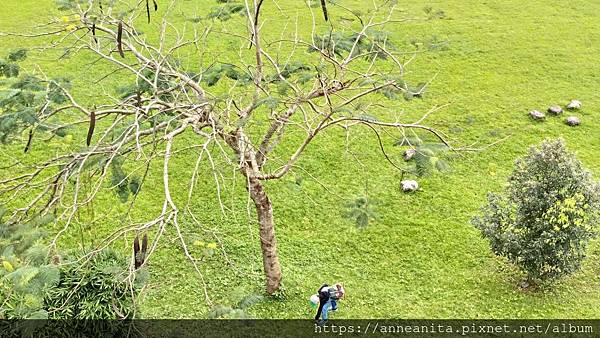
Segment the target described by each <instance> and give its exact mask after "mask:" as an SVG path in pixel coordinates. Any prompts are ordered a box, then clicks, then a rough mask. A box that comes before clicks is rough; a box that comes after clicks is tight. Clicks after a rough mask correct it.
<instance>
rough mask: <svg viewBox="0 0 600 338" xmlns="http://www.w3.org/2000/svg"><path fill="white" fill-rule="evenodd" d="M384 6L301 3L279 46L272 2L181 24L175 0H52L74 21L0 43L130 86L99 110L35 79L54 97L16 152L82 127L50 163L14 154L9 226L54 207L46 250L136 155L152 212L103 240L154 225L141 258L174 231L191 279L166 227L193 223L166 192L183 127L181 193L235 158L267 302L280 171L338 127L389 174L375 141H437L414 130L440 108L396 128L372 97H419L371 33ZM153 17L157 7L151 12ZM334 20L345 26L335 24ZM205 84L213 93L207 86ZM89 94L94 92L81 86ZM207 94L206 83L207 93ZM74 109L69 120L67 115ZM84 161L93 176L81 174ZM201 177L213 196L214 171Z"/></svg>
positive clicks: (277, 277) (390, 4) (389, 7)
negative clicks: (225, 51)
mask: <svg viewBox="0 0 600 338" xmlns="http://www.w3.org/2000/svg"><path fill="white" fill-rule="evenodd" d="M313 2H314V1H313ZM394 3H395V2H394V1H383V0H382V1H379V2H376V1H374V3H373V4H372V8H371V10H370V11H369V12H367V13H364V14H363V15H361V16H358V15H357V13H356V12H355V11H352V10H350V9H348V8H345V7H344V6H342V5H340V4H335V5H334V6H335V7H332V8H329V11H327V4H326V2H325V1H321V3H320V4H317V7H311V9H307V8H305V9H304V12H303V13H304V14H310V15H303V16H297V17H296V18H295V20H292V18H291V17H288V18H289V19H290V20H289V22H288V23H287V24H286V25H289V26H290V27H292V26H293V25H295V28H291V29H289V28H286V29H283V30H282V32H281V36H280V37H278V38H274V37H270V38H266V37H264V34H263V29H264V28H263V24H264V25H268V24H269V18H268V17H265V14H263V15H261V12H262V11H264V8H265V7H267V6H271V9H272V10H273V11H275V12H278V13H279V15H286V14H285V13H284V10H283V8H285V6H287V5H290V4H289V3H287V4H286V3H285V2H283V1H282V2H281V3H278V2H275V1H266V2H265V1H264V0H244V1H241V2H239V3H237V2H225V3H224V4H222V5H220V7H215V8H214V9H213V11H212V12H211V13H210V14H209V15H208V17H209V18H208V19H206V20H201V21H200V22H195V23H186V24H185V25H183V27H182V25H179V26H177V25H174V24H172V23H171V22H169V21H168V20H167V17H168V16H169V15H170V14H174V11H175V9H176V8H177V6H176V1H175V0H171V1H158V3H157V2H155V1H153V2H150V3H149V2H148V1H137V2H136V4H134V5H131V6H130V3H129V2H121V1H116V2H115V1H113V2H108V1H104V2H102V1H98V0H63V1H61V4H62V6H63V9H64V10H66V11H70V14H69V15H71V16H72V15H75V16H76V17H77V20H76V21H75V22H72V23H70V24H65V23H64V22H61V21H60V20H55V21H53V22H51V23H49V24H48V25H44V26H42V27H39V28H38V29H39V31H34V32H31V33H27V34H24V33H2V35H3V36H19V37H23V38H24V37H45V38H47V39H46V40H47V41H50V42H49V43H48V45H46V46H44V48H50V49H57V48H64V47H66V48H67V49H68V51H69V52H70V53H71V54H72V55H73V54H76V53H89V54H90V55H94V57H95V61H94V63H98V64H100V63H103V64H105V65H107V66H108V65H110V67H111V71H110V72H109V73H107V74H106V76H107V77H108V76H112V75H113V74H119V75H118V76H121V77H123V78H125V77H127V76H128V77H129V78H131V79H134V80H135V84H134V85H132V86H131V87H130V91H129V92H126V93H121V94H122V95H121V96H120V97H113V96H112V95H110V93H107V94H105V97H104V103H103V104H101V105H97V106H86V105H85V104H83V103H81V102H80V101H78V99H77V98H76V97H75V96H74V95H72V94H71V93H70V91H69V89H68V88H67V86H65V85H63V84H62V83H60V82H59V81H52V80H50V79H42V81H41V82H43V83H44V84H45V85H46V86H47V88H48V92H49V93H50V92H51V93H53V94H54V97H53V96H52V95H47V96H46V97H45V98H44V100H42V101H43V102H41V103H40V104H39V105H38V106H36V111H35V117H34V118H33V119H32V120H31V122H24V121H21V122H19V123H17V126H20V128H21V129H29V131H30V132H29V139H28V142H27V147H26V149H28V148H29V145H30V144H31V140H32V138H37V137H38V135H43V133H42V131H44V130H45V131H46V133H47V132H57V131H60V130H62V128H64V127H65V126H77V125H81V124H84V125H85V124H87V125H88V137H87V146H85V147H82V149H80V150H78V151H75V152H67V153H64V154H60V155H58V156H49V158H48V159H47V160H45V161H43V162H40V163H37V164H36V165H35V166H28V165H25V164H23V163H21V162H20V161H19V160H15V163H14V166H13V167H12V169H11V170H14V173H15V175H14V177H11V178H9V179H3V180H1V181H0V194H1V196H2V197H3V198H6V199H15V198H25V199H26V200H27V203H26V205H24V206H22V207H20V208H16V209H15V210H14V212H13V213H12V219H19V218H23V217H27V215H31V214H39V213H42V214H44V213H50V212H53V213H55V214H56V215H57V218H58V219H59V220H60V221H61V222H62V223H61V224H64V227H63V228H62V230H61V231H60V232H59V233H58V234H57V235H56V237H55V239H54V241H53V242H52V244H53V245H56V240H57V239H58V238H59V236H60V235H61V234H62V233H64V231H66V230H67V229H68V227H69V225H70V224H71V223H72V221H73V217H74V215H76V213H77V211H78V210H79V209H80V208H82V207H83V206H86V205H88V204H89V203H91V201H93V200H94V199H95V197H96V196H97V194H98V192H99V191H100V190H102V189H106V184H105V182H106V181H107V180H108V177H109V176H110V171H111V170H112V169H111V168H115V166H116V167H117V168H118V167H119V165H120V163H121V162H123V161H130V162H131V161H140V163H143V166H145V167H146V168H147V167H149V166H150V164H151V163H153V162H155V161H162V167H163V173H162V175H163V177H162V180H163V185H164V198H163V207H162V212H161V213H160V214H159V215H156V216H153V217H151V219H149V220H148V221H146V222H144V223H141V224H132V225H130V226H127V227H124V228H122V229H118V230H117V231H115V233H114V234H113V235H112V236H110V238H108V239H106V241H104V242H103V244H102V245H103V246H106V245H108V243H110V241H112V240H115V239H116V238H118V236H121V235H123V234H124V233H127V232H130V231H136V232H139V231H144V230H146V229H151V228H152V229H155V230H156V231H157V236H155V238H154V239H153V241H152V243H151V245H150V249H149V253H148V255H150V254H151V253H152V252H153V250H154V249H155V248H156V246H157V243H158V241H159V239H160V236H161V235H162V233H163V231H164V229H165V227H167V226H173V227H175V229H176V230H177V233H178V234H179V237H180V239H181V242H182V245H183V247H184V251H185V253H186V255H187V257H188V258H190V260H191V261H192V263H193V264H194V266H195V269H196V270H197V271H198V272H199V273H200V270H199V267H198V266H197V262H196V261H195V260H194V259H193V258H192V257H191V256H190V254H189V252H188V250H187V247H186V243H185V242H184V240H183V237H182V235H181V231H180V228H179V220H180V217H181V215H182V214H190V215H192V216H193V210H191V209H190V208H189V207H188V206H181V205H177V203H175V201H174V199H173V198H172V193H171V188H170V184H169V179H170V175H169V173H170V170H171V169H170V165H169V164H170V160H171V159H172V157H173V156H175V155H176V152H174V150H173V149H174V148H173V142H174V139H176V138H178V137H180V136H182V135H184V134H185V135H190V133H193V134H194V135H196V138H197V141H195V142H193V144H190V145H189V147H190V148H195V149H199V156H198V161H197V163H196V165H195V167H194V168H193V170H194V172H193V177H192V180H191V182H190V185H189V188H190V192H189V194H188V196H190V197H191V196H192V191H193V189H194V181H195V180H196V179H197V177H198V175H200V173H199V171H198V164H199V163H200V162H201V161H208V162H209V163H210V166H211V167H212V168H213V170H215V169H214V168H215V164H214V161H213V158H214V157H215V156H218V155H223V156H224V158H232V157H231V156H230V154H231V153H233V154H234V155H235V157H234V158H235V159H234V160H231V161H230V162H229V163H228V165H229V166H230V167H232V168H236V170H238V171H239V172H240V173H241V174H242V175H243V177H244V179H245V181H246V187H247V191H248V194H249V197H250V198H251V200H252V201H253V202H254V206H255V209H256V217H257V219H258V224H259V234H260V246H261V249H262V256H263V268H264V273H265V276H266V291H267V293H268V294H273V293H274V292H276V291H277V290H278V289H279V288H280V283H281V278H282V276H281V267H280V263H279V259H278V255H277V241H276V235H275V220H274V218H273V202H272V201H271V199H270V198H269V195H268V191H267V190H266V189H265V186H264V182H265V181H268V180H277V179H280V178H282V177H284V176H285V175H286V174H288V173H289V172H290V171H291V170H292V169H293V168H294V167H295V166H296V165H297V162H298V161H299V159H300V158H301V157H302V155H303V154H304V152H305V150H306V149H307V147H308V146H309V145H310V144H311V143H312V142H313V141H314V140H315V138H316V137H317V136H318V135H319V134H321V133H323V132H325V131H327V130H329V129H332V128H334V127H337V128H342V129H343V130H344V131H345V132H346V133H348V132H349V131H350V130H351V129H353V128H354V127H359V126H363V127H366V128H367V130H369V131H370V132H373V135H374V137H375V140H376V142H377V144H378V147H379V149H377V151H381V152H382V154H383V157H384V158H385V159H386V160H387V161H388V162H389V163H390V164H391V165H392V166H393V167H394V168H396V169H398V170H404V169H403V168H402V166H401V165H399V164H397V163H395V162H394V159H393V156H391V155H388V153H387V152H386V150H385V147H384V142H383V141H382V135H383V136H389V135H392V134H393V135H395V136H397V137H398V138H400V139H404V140H405V141H407V142H408V144H410V141H409V140H410V138H409V137H408V136H409V135H410V134H411V133H413V132H414V131H415V130H421V131H423V132H426V133H430V134H431V135H433V136H434V137H435V138H437V139H438V140H439V142H440V143H443V144H445V145H446V146H448V147H450V145H449V144H448V143H447V142H446V140H445V138H444V136H443V134H441V133H440V132H438V131H437V130H435V129H433V128H431V127H429V126H427V125H425V124H423V123H424V121H425V119H426V118H427V117H428V116H429V115H430V114H431V113H432V112H434V111H435V110H437V109H438V108H439V107H434V108H433V109H431V110H430V111H429V112H425V113H423V114H422V115H421V116H420V117H419V118H417V119H416V120H415V121H408V122H403V121H401V114H400V113H399V112H396V111H390V110H388V109H387V108H386V107H385V106H384V105H383V103H382V101H383V99H384V98H385V97H387V98H388V99H395V98H396V97H399V98H411V97H419V96H420V95H421V94H422V93H423V91H424V90H425V87H426V86H427V83H425V84H421V85H420V86H411V85H409V84H408V83H406V82H405V81H404V80H403V77H404V75H405V67H406V66H407V65H408V64H409V63H410V62H411V61H412V60H413V59H414V57H415V56H416V55H417V53H418V51H415V50H413V51H401V50H398V49H397V48H394V45H393V44H392V43H391V42H390V41H389V37H388V36H387V34H385V33H384V27H386V26H387V25H397V24H400V23H401V22H402V21H403V20H400V19H397V16H398V15H399V12H398V11H397V9H396V7H395V4H394ZM159 6H160V8H158V7H159ZM290 6H291V5H290ZM321 6H322V13H320V11H321V9H320V8H321ZM330 6H331V5H330ZM153 7H154V8H153ZM312 8H315V9H312ZM156 9H158V12H157V13H154V11H155V10H156ZM315 10H316V11H317V12H316V13H315V12H314V11H315ZM161 12H162V13H161ZM336 12H337V13H342V14H343V15H344V16H354V17H355V18H354V19H353V20H343V21H342V20H340V22H336V21H335V20H336V17H335V13H336ZM175 14H176V13H175ZM321 14H324V15H321ZM238 15H239V16H240V18H233V19H232V20H233V21H235V22H239V21H240V20H244V21H245V24H246V28H247V29H246V30H244V31H243V32H242V33H240V32H239V30H238V31H236V30H235V29H228V28H227V25H226V24H222V23H221V21H220V20H226V19H230V18H231V17H232V16H238ZM144 16H148V20H149V21H151V24H153V25H155V26H158V36H157V37H152V38H151V37H149V36H148V35H145V34H142V33H141V32H140V31H139V30H138V27H137V26H139V24H137V23H139V21H140V20H139V19H140V17H142V19H143V17H144ZM242 17H243V19H242ZM327 19H329V22H330V23H331V22H333V23H331V24H330V26H329V29H328V30H325V31H319V30H318V29H317V27H318V24H317V23H318V22H323V20H327ZM191 21H198V20H191ZM230 22H231V21H230ZM286 27H288V26H286ZM301 27H309V28H308V29H303V28H301ZM308 30H310V32H308ZM288 31H290V32H291V33H289V34H288V33H287V32H288ZM306 35H308V38H303V36H306ZM209 36H210V37H213V38H214V37H217V38H219V39H221V38H223V39H225V38H227V39H236V40H237V41H239V43H240V45H241V48H240V50H239V53H238V54H239V59H238V60H226V61H223V60H211V59H210V54H208V52H207V47H211V46H209V45H210V44H211V43H214V41H215V40H211V39H209ZM211 41H213V42H211ZM212 48H213V49H214V48H215V46H212ZM180 53H188V54H189V53H195V54H196V55H197V56H198V59H199V60H204V61H205V60H206V59H208V61H209V62H208V64H204V63H203V64H202V69H201V70H200V71H198V72H196V73H192V72H191V71H190V70H189V69H186V67H184V66H182V65H181V63H180V62H178V60H177V57H176V56H177V55H178V54H180ZM249 53H252V57H251V58H248V54H249ZM249 60H252V61H251V62H248V61H249ZM124 74H127V75H124ZM216 83H219V85H220V86H214V85H215V84H216ZM221 84H225V85H226V87H227V88H226V89H225V91H226V93H227V96H226V97H223V95H222V94H223V91H224V89H223V86H221ZM90 86H91V87H92V86H94V87H95V88H97V87H96V86H97V84H94V83H91V84H90ZM217 87H218V88H219V89H215V88H217ZM56 96H58V97H59V99H58V100H57V99H56ZM73 112H75V113H77V114H80V116H81V117H82V118H77V117H73V116H74V114H73ZM61 115H64V118H62V121H66V122H65V124H62V125H51V124H50V123H49V122H48V121H50V120H51V119H56V118H57V117H59V116H61ZM259 120H262V121H265V120H266V121H267V124H266V127H265V126H264V123H263V127H256V126H257V125H258V123H255V122H257V121H259ZM17 126H15V127H14V128H17ZM291 131H294V135H298V133H301V134H302V135H303V137H302V140H301V141H300V142H299V143H295V142H297V138H296V136H294V137H288V135H292V132H291ZM39 137H42V136H39ZM283 144H285V147H284V149H289V148H291V147H294V148H295V150H294V151H293V152H291V153H289V154H285V152H279V153H278V152H277V151H276V150H277V149H281V147H282V145H283ZM92 166H93V167H94V168H95V169H94V170H95V171H94V172H93V174H87V173H88V172H89V170H90V169H89V168H90V167H92ZM117 176H118V177H119V178H120V180H117V182H114V180H113V184H112V185H111V187H112V188H113V189H121V188H122V189H125V190H126V189H127V186H128V184H130V183H132V182H133V180H132V179H131V177H129V176H128V175H126V174H122V175H120V176H119V175H117ZM69 182H72V183H74V184H70V183H69ZM214 182H215V184H216V186H217V190H219V189H220V183H219V179H218V178H216V175H215V179H214ZM133 183H135V184H134V185H135V188H134V189H133V190H135V191H137V190H139V186H141V185H143V184H144V179H143V177H142V179H141V180H140V181H139V182H138V181H136V182H133ZM115 187H116V188H115ZM136 264H137V265H139V263H136ZM207 299H208V295H207Z"/></svg>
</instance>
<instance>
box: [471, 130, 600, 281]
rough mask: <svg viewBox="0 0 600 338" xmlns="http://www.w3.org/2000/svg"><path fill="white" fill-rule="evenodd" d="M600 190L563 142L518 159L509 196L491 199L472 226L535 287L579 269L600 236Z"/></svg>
mask: <svg viewBox="0 0 600 338" xmlns="http://www.w3.org/2000/svg"><path fill="white" fill-rule="evenodd" d="M599 196H600V186H599V185H598V183H596V182H594V181H592V178H591V174H590V173H589V172H588V171H587V170H585V169H584V168H583V166H582V163H581V162H580V161H578V160H577V159H576V157H575V155H574V154H573V153H570V152H568V151H567V149H566V147H565V143H564V141H563V140H562V139H558V140H553V141H550V140H547V141H544V142H543V143H542V144H541V146H540V147H539V148H535V147H532V148H531V149H530V150H529V153H528V154H527V155H526V156H525V157H523V158H521V159H519V160H517V161H516V166H515V169H514V171H513V173H512V174H511V175H510V177H509V178H508V185H507V186H506V189H505V191H504V194H500V195H498V194H492V193H490V194H489V195H488V204H487V205H486V206H484V207H483V208H482V215H480V216H477V217H474V218H473V220H472V223H473V224H474V225H475V226H476V227H477V228H478V229H480V230H481V232H482V234H483V236H484V237H485V238H487V239H488V240H489V242H490V244H491V248H492V251H493V252H494V253H495V254H496V255H499V256H502V257H506V258H507V259H508V260H509V261H510V262H512V263H514V264H515V265H517V266H518V267H519V268H520V269H521V270H522V271H523V272H525V273H526V274H527V277H528V281H529V282H530V283H532V284H533V285H536V284H540V283H542V282H546V281H551V280H553V279H556V278H558V277H561V276H565V275H568V274H571V273H573V272H574V271H576V270H578V269H579V267H580V264H581V261H582V260H583V259H584V257H585V250H586V247H587V244H588V242H589V240H590V239H591V238H592V237H594V236H595V235H596V229H595V228H596V221H597V220H598V210H599Z"/></svg>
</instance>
